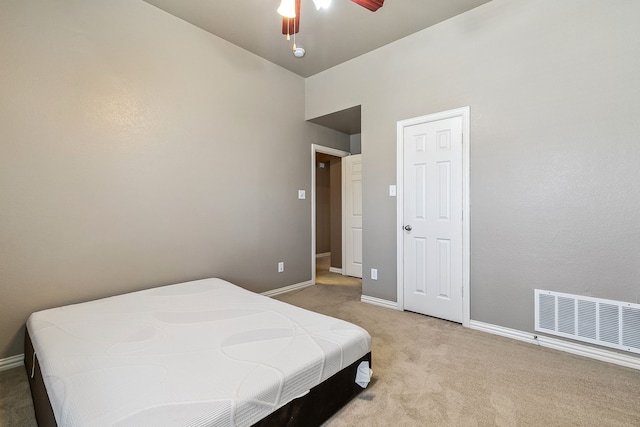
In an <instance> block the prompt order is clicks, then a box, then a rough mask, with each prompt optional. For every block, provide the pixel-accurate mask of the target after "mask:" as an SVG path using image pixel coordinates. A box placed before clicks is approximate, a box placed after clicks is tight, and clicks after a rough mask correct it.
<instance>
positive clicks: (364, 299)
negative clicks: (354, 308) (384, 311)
mask: <svg viewBox="0 0 640 427" xmlns="http://www.w3.org/2000/svg"><path fill="white" fill-rule="evenodd" d="M360 301H362V302H366V303H367V304H373V305H377V306H380V307H385V308H391V309H394V310H399V309H398V303H397V302H395V301H389V300H386V299H381V298H375V297H370V296H368V295H362V296H361V297H360Z"/></svg>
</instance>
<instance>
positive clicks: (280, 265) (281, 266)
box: [278, 261, 284, 273]
mask: <svg viewBox="0 0 640 427" xmlns="http://www.w3.org/2000/svg"><path fill="white" fill-rule="evenodd" d="M283 271H284V261H280V262H279V263H278V273H282V272H283Z"/></svg>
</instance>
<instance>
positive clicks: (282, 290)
mask: <svg viewBox="0 0 640 427" xmlns="http://www.w3.org/2000/svg"><path fill="white" fill-rule="evenodd" d="M313 285H314V283H313V282H312V281H311V280H309V281H308V282H302V283H296V284H295V285H289V286H285V287H283V288H278V289H272V290H270V291H266V292H262V293H261V294H260V295H264V296H266V297H272V296H275V295H280V294H286V293H287V292H291V291H295V290H298V289H303V288H306V287H308V286H313Z"/></svg>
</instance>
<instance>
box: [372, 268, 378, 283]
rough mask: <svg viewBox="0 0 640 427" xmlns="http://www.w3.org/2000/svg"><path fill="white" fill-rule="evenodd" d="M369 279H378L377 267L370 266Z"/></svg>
mask: <svg viewBox="0 0 640 427" xmlns="http://www.w3.org/2000/svg"><path fill="white" fill-rule="evenodd" d="M371 280H378V269H377V268H372V269H371Z"/></svg>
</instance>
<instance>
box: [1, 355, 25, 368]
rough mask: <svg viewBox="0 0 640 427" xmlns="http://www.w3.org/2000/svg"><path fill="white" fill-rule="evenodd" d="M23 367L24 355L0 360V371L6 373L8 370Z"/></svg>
mask: <svg viewBox="0 0 640 427" xmlns="http://www.w3.org/2000/svg"><path fill="white" fill-rule="evenodd" d="M23 365H24V354H18V355H17V356H11V357H7V358H5V359H0V371H6V370H8V369H13V368H17V367H18V366H23Z"/></svg>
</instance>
